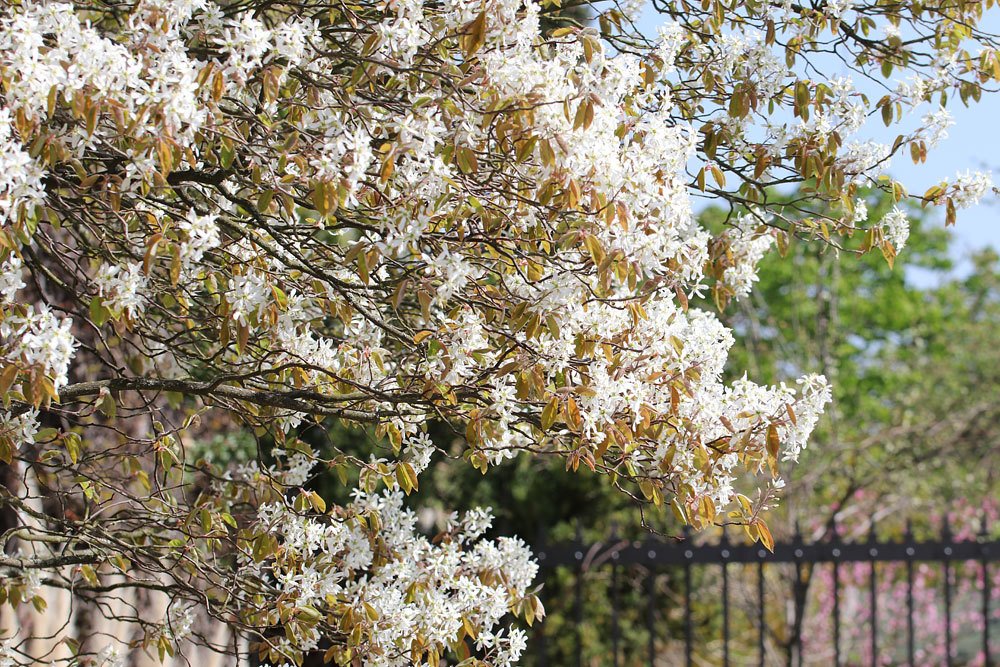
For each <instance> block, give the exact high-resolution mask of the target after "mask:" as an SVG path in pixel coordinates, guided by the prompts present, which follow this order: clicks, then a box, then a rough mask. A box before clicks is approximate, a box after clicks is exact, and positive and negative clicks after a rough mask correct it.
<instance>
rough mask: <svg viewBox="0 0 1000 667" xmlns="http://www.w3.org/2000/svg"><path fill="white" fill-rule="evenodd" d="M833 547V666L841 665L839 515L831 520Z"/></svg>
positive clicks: (831, 550)
mask: <svg viewBox="0 0 1000 667" xmlns="http://www.w3.org/2000/svg"><path fill="white" fill-rule="evenodd" d="M831 534H832V540H833V547H832V548H831V549H830V555H831V556H833V563H832V565H833V667H840V535H839V534H838V533H837V517H836V516H834V517H833V519H832V520H831Z"/></svg>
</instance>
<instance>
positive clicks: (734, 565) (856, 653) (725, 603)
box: [531, 523, 1000, 667]
mask: <svg viewBox="0 0 1000 667" xmlns="http://www.w3.org/2000/svg"><path fill="white" fill-rule="evenodd" d="M577 535H578V536H577V539H576V540H575V541H572V542H563V543H552V544H546V543H544V542H539V543H536V545H535V555H536V557H537V559H538V563H539V565H540V566H541V568H542V575H541V577H540V578H541V580H542V581H543V582H545V583H546V589H549V588H550V586H549V582H550V581H551V582H552V583H553V585H555V586H557V588H556V590H557V591H558V590H563V591H564V592H565V595H563V596H562V597H560V598H558V601H559V602H560V603H561V604H562V605H563V607H561V608H553V607H552V606H551V605H552V604H553V603H552V602H551V601H549V602H547V604H548V605H550V608H549V611H550V612H553V611H555V612H557V613H558V614H559V615H560V616H561V618H562V619H564V625H565V626H567V628H568V629H570V630H571V631H574V630H572V627H573V625H574V624H575V644H574V645H573V646H572V649H571V650H568V649H566V647H565V640H564V641H563V644H564V646H563V649H562V652H561V653H558V654H557V655H556V656H555V658H553V657H552V655H551V650H550V646H549V645H550V643H551V641H550V638H548V637H546V635H545V633H546V630H545V629H544V628H545V625H546V624H543V626H542V629H541V630H539V631H537V632H536V634H535V636H534V637H533V639H532V643H533V646H532V647H531V648H532V650H533V654H534V661H533V664H535V665H539V666H540V667H541V666H547V665H550V664H551V665H559V667H563V666H564V665H565V667H572V666H573V665H575V666H576V667H584V665H587V667H590V666H591V665H597V664H600V665H612V666H613V667H621V666H622V665H628V666H632V665H649V666H651V667H653V666H655V667H660V666H661V665H681V664H683V665H686V666H689V665H694V664H696V663H695V653H696V649H697V648H698V647H697V646H696V641H701V642H709V641H710V642H712V643H713V646H717V648H716V649H714V653H713V654H712V657H709V658H706V657H705V656H704V655H702V656H701V657H700V658H699V660H698V662H697V664H721V665H725V666H726V667H728V666H729V665H730V664H743V665H750V664H753V665H757V664H759V665H762V666H763V665H776V664H787V665H789V666H791V667H795V666H796V665H803V664H805V663H806V662H809V663H810V664H833V665H837V666H839V665H847V666H853V665H868V664H871V665H897V664H909V665H913V666H918V665H938V664H943V665H949V666H951V665H957V664H968V665H985V666H987V667H989V666H991V665H994V664H996V663H995V662H994V659H993V654H992V653H991V649H992V646H991V636H990V635H991V631H993V630H995V628H991V624H992V623H994V616H992V615H991V614H993V615H995V613H996V609H995V605H994V601H995V594H996V589H997V586H996V585H995V582H992V581H991V578H990V576H991V568H990V564H991V563H994V562H995V561H998V560H1000V540H993V539H987V537H986V535H985V534H980V535H979V536H977V537H975V538H971V539H954V538H953V537H952V535H951V531H950V529H949V527H948V525H947V523H946V524H945V527H944V530H943V532H942V534H941V536H940V537H939V538H937V539H932V540H916V539H914V538H913V536H912V533H911V531H910V530H909V528H907V530H906V533H905V535H904V537H903V539H901V540H898V541H880V540H878V539H876V538H875V535H874V531H873V532H872V533H871V534H870V535H869V536H868V538H867V539H865V540H860V541H848V540H844V539H842V538H841V537H840V536H839V535H838V534H837V532H836V531H835V530H834V531H833V532H832V536H831V537H830V538H829V539H826V540H822V541H816V542H811V541H810V542H806V541H804V540H803V539H802V538H801V536H799V535H796V536H795V537H794V538H792V539H791V540H788V541H782V542H777V543H775V545H774V551H773V552H770V551H768V550H767V549H765V548H763V547H762V546H760V545H759V544H736V543H730V542H729V541H728V540H727V539H726V537H725V535H723V538H722V540H720V541H718V542H715V543H711V544H694V543H693V542H692V541H691V540H690V539H684V540H678V541H666V540H658V539H646V540H642V541H628V540H622V539H619V538H617V537H615V536H612V537H610V538H609V539H607V540H605V541H601V542H596V543H586V542H584V541H583V540H581V539H580V536H579V535H580V533H579V531H578V533H577ZM858 564H861V565H860V566H859V565H858ZM864 564H867V566H868V567H867V568H865V567H864ZM894 564H895V565H894ZM920 564H930V565H931V566H932V567H934V568H935V570H934V577H935V578H934V579H933V581H935V582H937V581H938V579H939V580H940V585H937V584H935V586H934V591H933V593H934V595H935V599H934V600H933V612H934V614H940V616H941V617H942V618H943V632H942V633H941V634H942V635H943V637H940V638H938V639H937V641H939V642H940V641H943V649H941V653H943V655H940V656H939V657H937V658H935V657H932V656H931V655H930V653H929V652H928V650H926V647H924V646H922V645H919V644H918V642H917V634H918V633H917V630H918V629H920V630H921V632H925V631H926V626H925V625H924V623H925V621H926V616H927V614H926V612H924V613H923V614H922V615H920V614H917V611H916V603H915V598H914V592H915V583H914V582H915V569H916V568H917V567H918V566H921V565H920ZM970 564H971V565H972V566H973V568H975V571H974V572H973V574H972V576H971V577H970V576H968V574H969V573H968V572H967V571H966V570H968V569H969V565H970ZM859 567H860V568H861V570H860V572H861V573H862V576H861V580H860V581H859V580H858V576H859V575H858V572H859V570H858V568H859ZM772 568H783V571H784V572H785V574H784V576H785V580H790V584H791V586H790V590H787V591H786V593H785V594H782V595H780V596H777V597H776V596H773V595H772V596H769V595H768V593H767V590H766V589H768V588H771V589H773V588H774V579H775V577H773V576H771V577H769V576H768V572H769V571H770V570H771V569H772ZM848 568H850V569H851V573H850V574H851V576H852V577H854V580H853V583H852V584H851V585H852V588H851V594H852V595H853V597H854V599H853V604H854V606H855V609H856V608H857V607H858V604H859V602H858V600H859V598H860V599H861V602H862V603H864V604H865V608H864V612H865V616H866V618H864V617H860V618H859V616H858V615H857V614H855V615H854V616H853V617H852V618H844V617H843V614H844V612H843V606H844V600H843V599H842V598H843V596H844V592H845V587H846V586H847V584H846V583H845V581H846V580H845V574H846V570H847V569H848ZM888 568H897V569H893V570H890V569H888ZM736 569H739V574H742V575H743V581H742V584H743V585H744V589H745V590H744V591H743V592H744V596H743V599H742V600H741V602H742V603H743V605H744V610H743V613H742V615H741V619H742V620H743V625H744V630H745V631H744V632H743V633H742V635H741V637H740V641H739V645H737V644H734V638H733V635H732V632H733V609H732V606H733V605H732V600H731V598H732V597H733V592H732V591H733V587H734V581H735V580H734V575H733V570H736ZM993 569H995V568H993ZM706 571H709V572H710V573H711V577H712V579H711V586H710V587H707V588H710V589H711V592H712V597H711V602H712V603H713V604H714V605H715V606H713V607H712V609H713V610H716V609H717V612H718V613H717V614H713V618H711V619H707V620H706V618H705V616H706V614H705V613H704V611H702V612H701V614H700V617H699V618H698V623H699V625H700V626H701V627H700V629H699V633H700V639H698V640H696V636H695V627H694V626H695V616H694V614H693V611H692V609H693V604H694V603H695V600H694V599H695V597H696V596H697V595H698V593H699V591H698V590H696V588H695V585H694V584H693V583H692V577H693V576H694V575H695V574H696V573H703V572H706ZM559 572H561V573H562V579H557V577H556V575H557V573H559ZM817 572H820V573H825V574H826V576H828V579H825V580H824V581H827V582H830V583H829V584H828V585H829V586H830V588H831V589H832V591H831V592H832V605H831V607H832V608H830V609H828V610H826V612H825V613H826V614H829V616H830V618H829V621H828V622H829V624H830V626H831V629H832V637H830V638H829V641H828V643H829V644H832V646H829V647H828V649H829V655H828V657H818V656H816V655H810V656H806V655H804V653H807V652H809V651H812V650H813V649H812V648H811V647H810V648H808V649H807V650H804V643H803V628H804V621H805V619H806V612H807V592H808V591H807V589H808V587H809V585H810V584H809V582H810V581H812V578H813V577H814V576H815V575H816V573H817ZM886 572H891V573H894V574H893V576H895V577H896V579H897V580H896V581H894V582H893V585H896V584H898V585H899V588H900V590H904V591H905V604H900V601H899V600H896V603H897V605H896V606H898V607H903V608H893V607H892V605H891V603H892V600H884V599H882V597H883V595H882V594H880V590H879V584H880V581H879V576H880V573H881V574H883V575H884V574H885V573H886ZM921 572H922V574H921V576H922V577H923V576H925V574H926V573H925V572H924V570H921ZM627 573H631V580H632V584H631V588H628V589H626V588H624V587H623V583H622V582H623V580H624V579H625V575H626V574H627ZM807 573H808V574H807ZM904 573H905V580H904V579H903V577H902V575H903V574H904ZM962 573H964V575H965V579H964V582H965V583H969V582H970V581H972V582H973V585H976V586H977V585H978V584H979V582H980V581H981V587H980V588H979V589H978V590H977V591H976V593H977V594H978V596H979V600H978V602H977V603H976V606H977V607H978V609H976V610H975V613H976V614H978V616H979V619H978V623H977V625H978V626H979V628H978V629H977V630H976V632H977V633H978V634H979V638H978V642H976V643H978V644H979V645H978V647H974V648H970V647H969V646H968V644H969V637H970V631H969V628H968V627H963V628H960V629H961V630H962V633H961V634H962V639H963V648H962V655H965V654H969V653H970V652H973V651H975V654H974V656H973V657H971V658H970V657H968V656H967V655H966V657H964V658H963V657H960V656H959V655H958V653H959V651H957V649H956V637H955V636H953V635H954V632H953V626H954V625H956V623H964V622H965V621H956V619H955V618H954V617H953V606H954V596H955V591H956V585H957V583H958V578H959V577H960V575H961V574H962ZM597 574H600V575H601V577H602V584H601V585H602V586H603V588H602V589H601V593H600V594H599V597H600V602H601V604H605V605H610V614H609V616H610V618H607V619H598V620H599V621H600V626H601V628H602V630H601V632H606V633H607V636H606V637H604V638H602V639H601V641H603V642H604V644H601V645H600V646H601V648H602V650H605V651H606V653H609V654H610V655H607V654H605V655H599V656H597V657H594V656H593V655H591V656H590V657H589V658H587V659H585V657H584V647H583V645H584V632H583V630H582V628H583V623H584V620H585V616H586V614H585V608H586V607H588V606H589V604H587V603H585V601H584V598H585V588H586V586H587V582H588V578H589V577H594V576H595V575H597ZM663 578H666V579H668V581H667V584H668V586H667V589H668V592H669V593H670V594H671V595H672V597H671V598H670V599H669V600H665V599H664V590H663V589H664V587H663V586H662V585H661V584H662V583H663V581H662V579H663ZM747 579H749V581H747ZM865 579H866V580H867V581H864V580H865ZM785 580H779V583H781V582H783V581H785ZM699 581H701V582H702V585H703V586H704V582H705V581H706V577H705V576H704V575H702V576H701V578H700V579H699ZM882 583H886V582H882ZM558 585H561V586H562V589H559V588H558ZM921 585H922V586H924V585H925V584H921ZM963 590H966V591H968V590H970V587H969V586H966V587H965V588H964V589H963ZM701 592H704V591H701ZM623 593H628V594H630V595H631V598H630V599H631V600H632V605H633V607H632V609H631V610H630V613H631V614H632V616H633V617H634V618H630V619H629V621H628V623H629V624H630V627H631V628H632V631H633V634H634V635H635V634H637V633H639V632H640V630H637V629H636V628H637V627H639V626H641V625H643V624H644V625H645V628H644V631H643V632H644V633H645V634H644V637H645V642H644V643H645V646H640V647H637V646H635V642H633V643H632V644H630V645H629V649H630V653H629V655H628V656H626V655H625V653H626V651H625V650H624V648H623V645H625V644H626V642H625V640H624V639H623V630H622V627H623V624H624V621H623V617H622V613H623V609H624V607H623V602H622V596H623ZM920 594H921V604H923V605H926V604H928V602H927V599H926V595H927V591H926V590H925V589H921V590H920ZM753 597H755V598H756V599H755V600H753V599H751V598H753ZM643 598H644V600H643ZM748 600H750V601H749V602H748ZM636 602H639V604H638V605H636ZM963 603H964V607H963V608H964V609H966V616H968V609H969V608H970V607H969V600H967V599H965V600H963ZM748 605H749V607H748ZM769 605H775V607H769ZM642 606H644V607H645V608H644V609H637V608H636V607H642ZM677 607H680V608H681V610H682V612H683V613H682V614H681V615H680V618H679V619H678V618H677V614H676V613H674V612H676V611H677V609H676V608H677ZM782 609H787V610H788V611H787V612H786V613H785V616H786V617H785V618H784V621H783V622H784V626H783V627H782V628H780V632H776V631H775V628H774V627H773V626H774V624H773V622H772V623H770V626H769V621H767V618H768V615H769V614H770V616H771V617H773V616H774V615H775V614H776V613H780V612H781V610H782ZM903 615H905V631H904V630H903V629H902V628H901V627H900V626H901V625H902V622H901V619H902V618H903ZM668 617H670V618H671V619H673V620H672V621H671V622H670V623H668V622H667V618H668ZM890 618H891V620H892V621H894V626H893V627H894V629H890V630H891V631H890V632H888V633H887V634H889V636H883V635H882V634H880V633H885V632H886V631H887V629H886V628H880V621H884V620H885V619H890ZM678 620H679V622H678ZM862 621H863V622H864V624H865V631H866V638H865V640H864V644H865V645H863V646H861V647H860V648H859V647H858V646H857V645H856V644H857V642H855V645H854V646H853V647H852V648H850V649H849V650H848V649H845V646H844V644H845V639H844V637H845V635H844V630H845V623H850V624H851V629H852V630H853V631H855V633H856V632H857V627H858V624H859V622H862ZM667 625H669V626H670V627H669V628H668V627H665V626H667ZM706 628H707V629H708V630H706ZM709 631H710V632H711V634H712V636H711V637H706V636H705V635H706V632H709ZM749 632H752V633H753V634H755V635H756V636H755V637H752V639H751V637H750V635H749V634H748V633H749ZM591 634H592V635H593V634H594V633H591ZM598 634H599V633H598ZM563 635H564V637H565V632H563ZM903 635H905V637H904V636H903ZM775 636H780V637H781V638H783V639H782V641H781V642H780V645H779V646H778V648H779V649H780V650H777V649H776V648H775V645H776V643H777V640H776V639H775V638H774V637H775ZM681 639H682V641H683V652H681V651H680V650H679V647H678V648H677V650H673V651H664V650H661V649H660V648H659V645H660V644H659V643H660V642H663V641H666V640H671V641H674V640H681ZM754 640H755V641H754ZM769 641H770V650H768V645H769ZM678 643H679V641H678ZM938 646H939V647H940V644H938ZM737 649H738V650H739V653H740V655H741V656H742V657H741V659H740V661H738V662H734V660H735V659H736V658H735V655H734V652H735V651H736V650H737ZM754 654H755V655H754ZM890 654H891V655H890ZM824 655H825V654H824ZM904 656H905V657H904ZM626 657H628V658H629V660H628V661H627V662H623V661H624V660H625V658H626Z"/></svg>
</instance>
